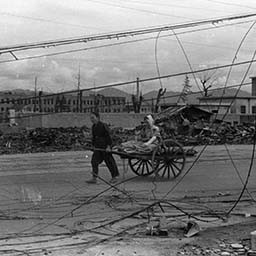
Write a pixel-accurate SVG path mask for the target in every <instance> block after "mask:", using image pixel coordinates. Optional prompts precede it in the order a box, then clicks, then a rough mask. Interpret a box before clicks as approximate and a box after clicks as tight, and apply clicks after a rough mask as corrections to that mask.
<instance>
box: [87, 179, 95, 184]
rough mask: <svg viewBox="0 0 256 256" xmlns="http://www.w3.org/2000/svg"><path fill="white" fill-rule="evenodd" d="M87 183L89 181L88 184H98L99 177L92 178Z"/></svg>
mask: <svg viewBox="0 0 256 256" xmlns="http://www.w3.org/2000/svg"><path fill="white" fill-rule="evenodd" d="M86 183H88V184H96V183H97V179H96V178H91V179H90V180H87V181H86Z"/></svg>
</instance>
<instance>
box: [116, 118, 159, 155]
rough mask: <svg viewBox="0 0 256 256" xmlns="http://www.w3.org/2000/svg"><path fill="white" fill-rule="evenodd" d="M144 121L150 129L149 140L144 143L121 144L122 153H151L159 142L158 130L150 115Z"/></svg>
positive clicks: (130, 142) (134, 141)
mask: <svg viewBox="0 0 256 256" xmlns="http://www.w3.org/2000/svg"><path fill="white" fill-rule="evenodd" d="M144 120H145V121H146V123H147V126H148V128H150V138H149V139H148V140H147V141H146V142H142V141H137V140H133V141H127V142H124V143H122V144H121V148H122V150H123V151H125V152H127V153H134V152H136V153H148V152H152V151H153V150H154V148H155V147H157V145H158V144H159V142H160V141H161V135H160V129H159V127H158V126H156V125H155V124H154V123H155V122H154V119H153V117H152V115H147V116H146V117H145V118H144Z"/></svg>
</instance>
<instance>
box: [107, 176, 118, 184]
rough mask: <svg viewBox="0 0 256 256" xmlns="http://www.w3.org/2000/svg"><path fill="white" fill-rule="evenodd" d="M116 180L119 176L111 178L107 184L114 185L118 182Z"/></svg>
mask: <svg viewBox="0 0 256 256" xmlns="http://www.w3.org/2000/svg"><path fill="white" fill-rule="evenodd" d="M118 178H119V176H116V177H113V178H112V179H111V180H110V181H109V183H110V184H115V183H117V182H118Z"/></svg>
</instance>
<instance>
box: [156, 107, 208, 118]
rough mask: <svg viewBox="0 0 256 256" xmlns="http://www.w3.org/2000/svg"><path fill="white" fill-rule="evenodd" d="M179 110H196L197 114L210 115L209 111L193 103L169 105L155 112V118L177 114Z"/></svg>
mask: <svg viewBox="0 0 256 256" xmlns="http://www.w3.org/2000/svg"><path fill="white" fill-rule="evenodd" d="M181 112H191V113H193V112H197V113H198V114H202V115H205V116H210V115H212V113H211V112H208V111H206V110H203V109H200V108H198V107H195V106H193V105H176V106H171V107H169V108H167V109H165V110H163V111H161V112H160V113H158V114H157V116H156V119H161V118H165V117H172V116H176V115H179V114H180V113H181Z"/></svg>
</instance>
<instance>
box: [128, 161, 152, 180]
mask: <svg viewBox="0 0 256 256" xmlns="http://www.w3.org/2000/svg"><path fill="white" fill-rule="evenodd" d="M128 163H129V165H130V167H131V169H132V171H133V172H134V173H135V174H137V175H138V176H148V175H150V174H152V173H153V172H154V170H153V166H152V163H151V160H149V159H143V158H129V160H128Z"/></svg>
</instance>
